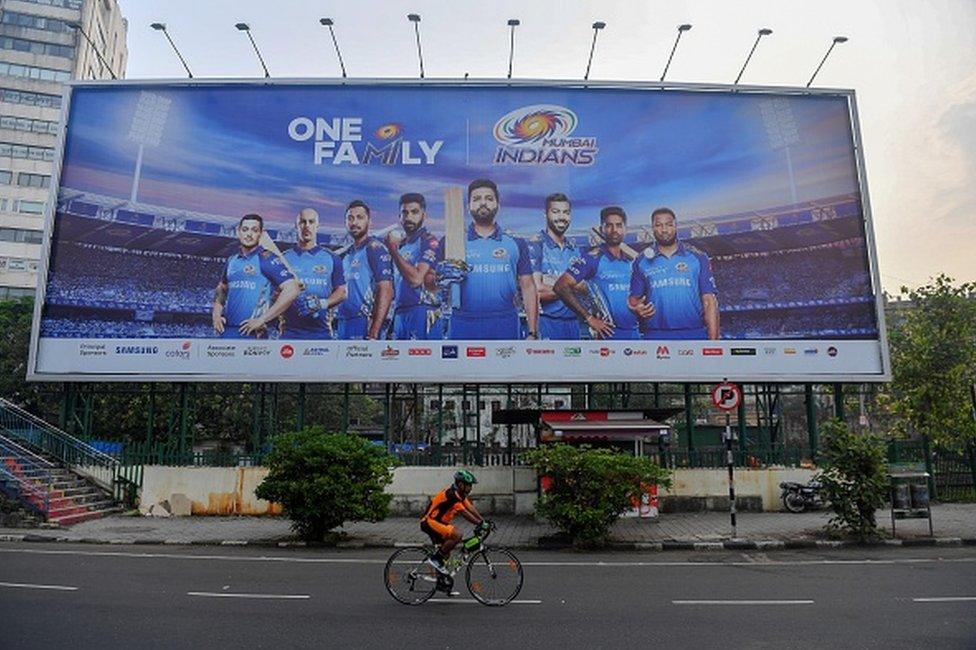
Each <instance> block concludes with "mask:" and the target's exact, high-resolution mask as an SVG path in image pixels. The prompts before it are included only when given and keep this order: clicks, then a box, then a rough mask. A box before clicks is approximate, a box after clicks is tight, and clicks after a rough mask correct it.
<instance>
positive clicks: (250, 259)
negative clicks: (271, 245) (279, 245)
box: [221, 246, 295, 333]
mask: <svg viewBox="0 0 976 650" xmlns="http://www.w3.org/2000/svg"><path fill="white" fill-rule="evenodd" d="M294 279H295V276H293V275H292V274H291V272H289V271H288V269H287V268H286V267H285V265H284V264H282V263H281V260H279V259H278V258H277V257H276V256H275V255H272V254H271V253H269V252H268V251H266V250H264V249H263V248H261V247H260V246H255V247H254V248H253V249H252V250H251V252H250V253H247V254H245V253H244V252H243V251H242V252H239V253H237V254H236V255H231V256H230V257H228V258H227V266H226V267H225V268H224V276H223V277H222V278H221V281H222V282H224V283H226V284H227V304H226V305H224V318H226V319H227V323H226V325H225V330H224V331H225V332H229V333H233V332H236V331H237V328H238V327H240V324H241V323H243V322H244V321H246V320H247V319H249V318H254V317H255V316H258V315H260V314H261V313H263V312H264V311H265V310H267V309H268V307H270V306H271V293H272V291H273V289H274V288H275V287H278V286H280V285H281V284H283V283H285V282H287V281H288V280H294Z"/></svg>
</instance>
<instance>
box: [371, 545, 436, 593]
mask: <svg viewBox="0 0 976 650" xmlns="http://www.w3.org/2000/svg"><path fill="white" fill-rule="evenodd" d="M429 555H430V551H428V550H427V549H426V548H424V547H423V546H408V547H406V548H401V549H400V550H398V551H396V552H395V553H394V554H393V555H391V556H390V559H389V560H387V561H386V569H385V570H384V572H383V576H384V580H385V582H386V590H387V591H388V592H390V595H391V596H393V597H394V598H396V599H397V600H398V601H400V602H401V603H403V604H404V605H420V604H421V603H423V602H426V601H427V600H428V599H429V598H430V597H431V596H433V595H434V591H435V590H436V589H437V569H435V568H434V567H432V566H430V565H429V564H427V557H428V556H429Z"/></svg>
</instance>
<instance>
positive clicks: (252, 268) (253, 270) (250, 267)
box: [244, 264, 258, 275]
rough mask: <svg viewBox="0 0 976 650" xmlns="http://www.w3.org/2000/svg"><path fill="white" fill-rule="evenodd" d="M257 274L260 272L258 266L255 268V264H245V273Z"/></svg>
mask: <svg viewBox="0 0 976 650" xmlns="http://www.w3.org/2000/svg"><path fill="white" fill-rule="evenodd" d="M257 274H258V270H257V268H255V266H254V265H253V264H245V265H244V275H257Z"/></svg>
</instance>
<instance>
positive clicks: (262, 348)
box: [244, 345, 271, 357]
mask: <svg viewBox="0 0 976 650" xmlns="http://www.w3.org/2000/svg"><path fill="white" fill-rule="evenodd" d="M270 355H271V348H269V347H268V346H267V345H249V346H247V347H246V348H244V356H245V357H267V356H270Z"/></svg>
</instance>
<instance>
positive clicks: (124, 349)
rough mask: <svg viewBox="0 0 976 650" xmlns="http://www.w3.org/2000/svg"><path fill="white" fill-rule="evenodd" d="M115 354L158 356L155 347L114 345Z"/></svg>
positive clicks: (157, 350) (157, 349)
mask: <svg viewBox="0 0 976 650" xmlns="http://www.w3.org/2000/svg"><path fill="white" fill-rule="evenodd" d="M115 354H159V348H158V347H156V346H155V345H116V346H115Z"/></svg>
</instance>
